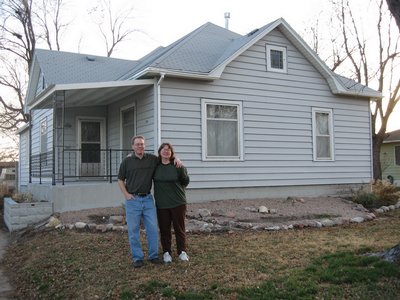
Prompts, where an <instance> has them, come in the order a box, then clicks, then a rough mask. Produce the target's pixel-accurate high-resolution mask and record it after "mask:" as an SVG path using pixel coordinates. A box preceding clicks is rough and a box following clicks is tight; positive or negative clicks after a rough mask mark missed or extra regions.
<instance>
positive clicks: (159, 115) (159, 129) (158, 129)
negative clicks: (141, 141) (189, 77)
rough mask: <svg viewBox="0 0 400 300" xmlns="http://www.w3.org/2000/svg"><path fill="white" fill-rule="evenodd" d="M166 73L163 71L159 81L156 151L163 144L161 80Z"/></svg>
mask: <svg viewBox="0 0 400 300" xmlns="http://www.w3.org/2000/svg"><path fill="white" fill-rule="evenodd" d="M164 77H165V73H161V77H160V79H159V80H158V81H157V145H156V147H155V149H154V152H157V150H158V147H160V145H161V82H162V81H163V80H164Z"/></svg>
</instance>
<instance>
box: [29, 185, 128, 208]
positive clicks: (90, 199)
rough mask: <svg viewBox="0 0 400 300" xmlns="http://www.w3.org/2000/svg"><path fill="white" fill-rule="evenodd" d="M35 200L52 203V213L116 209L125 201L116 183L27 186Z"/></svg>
mask: <svg viewBox="0 0 400 300" xmlns="http://www.w3.org/2000/svg"><path fill="white" fill-rule="evenodd" d="M27 190H28V191H29V192H30V193H32V194H33V195H34V198H35V199H39V200H46V201H49V202H52V203H53V209H54V212H66V211H76V210H82V209H89V208H102V207H118V206H121V205H124V202H125V199H124V196H123V195H122V193H121V191H120V189H119V187H118V184H117V182H116V181H113V182H111V183H110V182H107V181H93V182H89V181H86V182H69V183H68V184H67V185H52V184H28V186H27Z"/></svg>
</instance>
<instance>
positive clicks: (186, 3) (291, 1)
mask: <svg viewBox="0 0 400 300" xmlns="http://www.w3.org/2000/svg"><path fill="white" fill-rule="evenodd" d="M353 1H354V0H353ZM357 1H359V0H357ZM95 2H96V0H85V1H81V0H70V5H68V9H69V10H70V11H71V12H72V11H73V12H74V13H73V14H72V15H73V16H74V23H76V24H80V22H81V21H83V22H84V23H83V24H85V25H84V26H81V25H78V26H79V28H80V30H81V33H82V34H83V35H84V38H83V39H82V40H81V42H80V46H79V47H80V50H81V51H82V50H83V51H84V50H86V49H89V48H91V49H90V52H91V54H97V53H98V54H101V55H104V53H105V50H104V47H103V45H101V47H97V49H93V47H88V46H89V45H94V44H98V43H96V41H95V40H94V38H95V36H94V35H93V32H94V31H97V28H96V26H95V25H93V24H92V25H90V24H88V22H87V19H88V16H87V11H88V9H89V8H90V7H92V5H93V3H95ZM327 3H328V0H302V1H301V0H280V1H271V0H245V1H244V0H202V1H193V0H168V1H165V0H145V1H143V0H141V1H137V0H112V5H113V6H112V7H113V9H115V10H118V9H119V8H121V7H124V8H125V9H127V8H128V7H133V10H134V19H133V20H132V24H133V26H134V27H135V28H137V29H138V30H140V31H142V32H137V33H135V34H134V35H133V36H132V38H131V40H130V41H129V42H127V43H125V45H123V46H121V47H120V49H119V51H117V53H116V55H113V56H114V57H121V58H130V59H138V58H140V57H142V56H144V55H145V54H147V53H148V52H150V51H151V50H153V49H154V48H156V47H158V46H167V45H169V44H170V43H172V42H174V41H175V40H177V39H179V38H180V37H182V36H184V35H186V34H188V33H189V32H191V31H193V30H194V29H196V28H197V27H200V26H201V25H203V24H204V23H206V22H212V23H214V24H216V25H219V26H221V27H224V26H225V18H224V14H225V12H229V13H230V19H229V29H230V30H232V31H234V32H237V33H239V34H242V35H243V34H247V33H248V32H250V31H252V30H253V29H256V28H259V27H261V26H264V25H266V24H267V23H269V22H271V21H274V20H275V19H278V18H281V17H283V18H285V19H286V21H288V22H289V24H290V25H291V26H292V27H294V28H295V30H301V29H302V28H304V27H305V26H306V25H307V23H308V22H309V19H310V18H313V17H315V16H316V15H318V13H320V12H321V11H322V10H323V9H324V8H325V7H326V6H327ZM76 21H77V22H76ZM82 28H85V31H86V32H82ZM98 45H99V44H98ZM68 48H69V50H70V51H74V52H77V51H78V50H79V49H78V45H77V44H76V43H75V45H69V46H68Z"/></svg>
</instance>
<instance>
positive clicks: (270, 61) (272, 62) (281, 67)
mask: <svg viewBox="0 0 400 300" xmlns="http://www.w3.org/2000/svg"><path fill="white" fill-rule="evenodd" d="M266 52H267V71H273V72H281V73H286V72H287V66H286V65H287V63H286V47H282V46H276V45H266Z"/></svg>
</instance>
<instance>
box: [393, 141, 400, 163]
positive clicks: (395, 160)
mask: <svg viewBox="0 0 400 300" xmlns="http://www.w3.org/2000/svg"><path fill="white" fill-rule="evenodd" d="M396 148H398V149H399V151H398V153H399V156H400V145H399V146H396V145H395V146H394V147H393V151H394V153H393V154H394V155H393V159H394V165H395V166H400V157H399V159H398V160H399V163H397V157H396Z"/></svg>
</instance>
